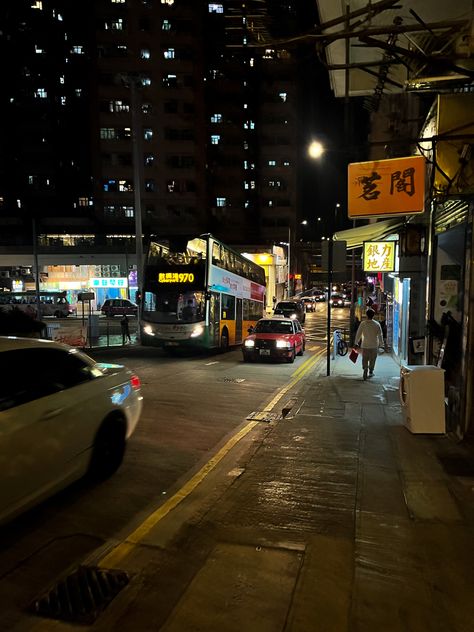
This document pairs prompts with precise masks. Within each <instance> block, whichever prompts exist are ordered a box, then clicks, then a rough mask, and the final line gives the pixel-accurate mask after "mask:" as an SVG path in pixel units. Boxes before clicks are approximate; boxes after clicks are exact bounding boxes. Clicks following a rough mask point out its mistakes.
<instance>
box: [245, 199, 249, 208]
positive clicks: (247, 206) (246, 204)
mask: <svg viewBox="0 0 474 632" xmlns="http://www.w3.org/2000/svg"><path fill="white" fill-rule="evenodd" d="M244 208H250V201H249V200H245V203H244Z"/></svg>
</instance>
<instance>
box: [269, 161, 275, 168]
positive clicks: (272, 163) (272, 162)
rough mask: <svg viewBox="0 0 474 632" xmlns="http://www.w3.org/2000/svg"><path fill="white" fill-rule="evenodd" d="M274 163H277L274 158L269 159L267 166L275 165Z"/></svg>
mask: <svg viewBox="0 0 474 632" xmlns="http://www.w3.org/2000/svg"><path fill="white" fill-rule="evenodd" d="M276 164H277V163H276V160H269V161H268V166H269V167H276Z"/></svg>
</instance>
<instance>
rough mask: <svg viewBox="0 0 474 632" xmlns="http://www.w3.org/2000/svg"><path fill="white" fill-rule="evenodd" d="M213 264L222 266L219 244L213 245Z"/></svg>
mask: <svg viewBox="0 0 474 632" xmlns="http://www.w3.org/2000/svg"><path fill="white" fill-rule="evenodd" d="M212 263H213V264H214V265H215V266H221V265H222V261H221V247H220V245H219V244H218V243H216V242H214V243H213V244H212Z"/></svg>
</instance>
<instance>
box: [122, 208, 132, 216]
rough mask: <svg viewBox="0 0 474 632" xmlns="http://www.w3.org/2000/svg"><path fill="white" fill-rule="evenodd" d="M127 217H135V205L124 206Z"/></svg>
mask: <svg viewBox="0 0 474 632" xmlns="http://www.w3.org/2000/svg"><path fill="white" fill-rule="evenodd" d="M122 209H123V214H124V215H125V217H134V215H135V212H134V208H133V206H122Z"/></svg>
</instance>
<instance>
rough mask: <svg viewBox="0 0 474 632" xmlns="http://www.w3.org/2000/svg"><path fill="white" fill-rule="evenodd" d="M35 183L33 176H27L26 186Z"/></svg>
mask: <svg viewBox="0 0 474 632" xmlns="http://www.w3.org/2000/svg"><path fill="white" fill-rule="evenodd" d="M34 183H35V176H28V184H34Z"/></svg>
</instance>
